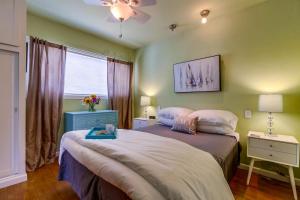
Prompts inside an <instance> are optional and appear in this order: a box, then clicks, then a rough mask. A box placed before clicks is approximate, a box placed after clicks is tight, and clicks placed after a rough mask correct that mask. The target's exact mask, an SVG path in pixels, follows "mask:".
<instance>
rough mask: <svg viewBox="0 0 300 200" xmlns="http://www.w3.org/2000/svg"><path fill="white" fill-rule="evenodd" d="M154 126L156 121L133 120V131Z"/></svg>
mask: <svg viewBox="0 0 300 200" xmlns="http://www.w3.org/2000/svg"><path fill="white" fill-rule="evenodd" d="M154 124H156V119H148V118H134V119H133V129H139V128H143V127H147V126H151V125H154Z"/></svg>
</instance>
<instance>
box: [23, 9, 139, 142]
mask: <svg viewBox="0 0 300 200" xmlns="http://www.w3.org/2000/svg"><path fill="white" fill-rule="evenodd" d="M27 35H29V36H35V37H39V38H42V39H45V40H48V41H50V42H54V43H57V44H63V45H66V46H70V47H73V48H77V49H83V50H87V51H91V52H95V53H100V54H102V55H105V56H110V57H113V58H118V59H121V60H127V61H134V58H135V50H134V49H131V48H128V47H125V46H122V45H119V44H116V43H114V42H111V41H108V40H105V39H101V38H100V37H97V36H94V35H91V34H89V33H86V32H83V31H81V30H78V29H74V28H72V27H69V26H66V25H64V24H61V23H58V22H55V21H52V20H49V19H46V18H43V17H40V16H37V15H35V14H33V13H27ZM106 108H107V99H104V100H103V101H102V103H101V104H100V105H98V106H96V109H106ZM87 109H88V108H87V106H83V105H81V103H80V100H79V99H75V100H74V99H65V100H64V104H63V111H64V112H67V111H81V110H87ZM62 133H63V122H62V123H61V127H60V133H59V138H60V137H61V135H62Z"/></svg>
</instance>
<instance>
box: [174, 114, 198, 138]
mask: <svg viewBox="0 0 300 200" xmlns="http://www.w3.org/2000/svg"><path fill="white" fill-rule="evenodd" d="M172 130H173V131H180V132H185V133H188V134H193V135H194V134H196V131H197V117H187V116H182V117H177V118H176V119H175V120H174V125H173V127H172Z"/></svg>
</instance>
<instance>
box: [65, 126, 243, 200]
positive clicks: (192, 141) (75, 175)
mask: <svg viewBox="0 0 300 200" xmlns="http://www.w3.org/2000/svg"><path fill="white" fill-rule="evenodd" d="M138 131H140V132H146V133H150V134H149V135H157V136H159V137H160V138H161V137H163V138H172V139H175V140H177V141H181V142H183V143H187V144H189V145H188V146H190V145H191V146H193V147H195V148H197V149H201V150H203V151H205V152H208V153H209V154H210V155H212V156H213V158H214V159H215V160H216V161H217V163H218V164H219V166H220V167H221V169H222V170H221V171H222V173H223V174H222V176H224V177H225V178H226V180H227V181H230V179H231V178H232V177H233V175H234V173H235V171H236V169H237V166H238V165H239V159H240V145H239V142H238V140H237V138H236V137H234V135H233V136H226V135H220V134H206V133H198V134H197V135H188V134H184V133H180V132H176V131H172V130H171V129H170V128H169V127H167V126H163V125H160V124H156V125H153V126H149V127H146V128H142V129H139V130H138ZM179 144H180V143H179ZM70 146H73V145H70ZM77 149H78V148H74V150H72V151H73V152H72V151H71V150H64V151H63V153H61V156H60V171H59V180H65V181H68V182H69V183H70V184H71V185H72V188H73V189H74V191H75V192H76V193H77V194H78V196H79V197H80V198H81V199H132V198H130V195H128V194H130V192H128V189H127V192H124V188H122V189H121V188H120V187H116V186H115V185H116V183H115V182H114V181H112V180H110V177H109V175H108V177H102V176H99V175H97V174H96V173H94V172H96V171H95V169H92V168H91V167H90V165H92V164H91V163H90V164H89V163H88V162H84V161H83V160H84V158H83V160H80V161H79V160H78V159H76V158H75V157H76V156H73V155H76V153H75V154H74V151H77ZM92 153H93V152H92V151H91V153H90V154H92ZM79 154H81V152H78V153H77V155H79ZM93 171H94V172H93ZM109 173H111V172H109ZM126 175H127V173H126ZM227 186H228V184H227ZM136 187H138V185H137V186H136ZM221 187H223V186H221ZM144 188H145V189H146V186H145V187H144ZM141 190H143V187H142V188H141ZM149 190H150V189H149ZM225 190H227V189H225ZM158 195H159V194H158ZM225 196H226V195H225ZM157 198H159V197H157ZM137 199H139V198H137ZM145 199H146V198H145ZM150 199H151V198H150ZM174 199H176V198H174ZM179 199H180V198H179Z"/></svg>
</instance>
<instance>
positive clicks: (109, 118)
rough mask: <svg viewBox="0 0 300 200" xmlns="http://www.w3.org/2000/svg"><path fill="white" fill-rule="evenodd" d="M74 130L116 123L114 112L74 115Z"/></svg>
mask: <svg viewBox="0 0 300 200" xmlns="http://www.w3.org/2000/svg"><path fill="white" fill-rule="evenodd" d="M74 121H75V130H83V129H90V128H92V127H99V126H101V125H105V124H114V125H116V117H115V114H114V113H105V115H104V114H90V115H88V114H87V115H80V116H76V117H75V120H74Z"/></svg>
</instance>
